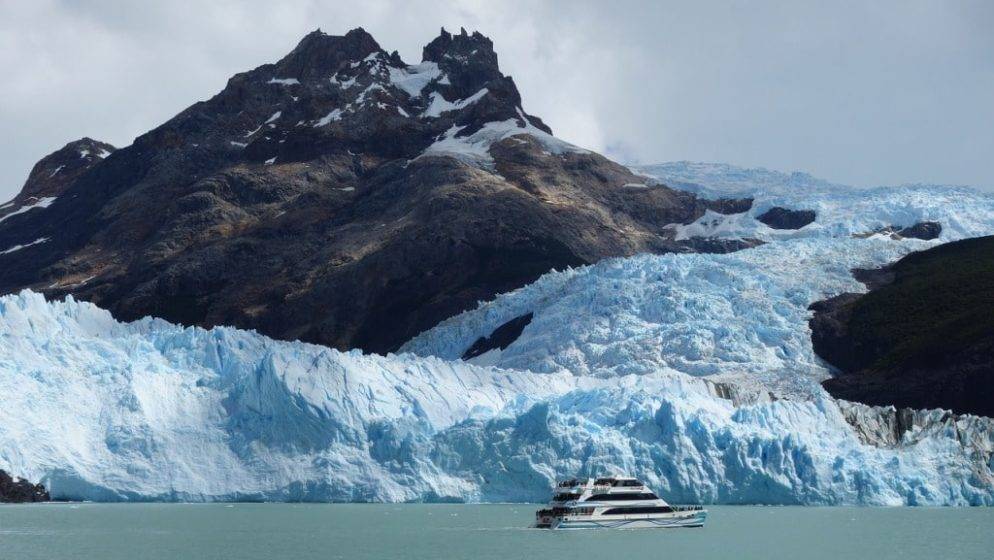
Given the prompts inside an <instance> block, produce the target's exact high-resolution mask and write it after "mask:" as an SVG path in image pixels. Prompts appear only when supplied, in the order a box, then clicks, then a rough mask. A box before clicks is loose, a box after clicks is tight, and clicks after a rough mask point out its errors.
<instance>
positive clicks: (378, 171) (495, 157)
mask: <svg viewBox="0 0 994 560" xmlns="http://www.w3.org/2000/svg"><path fill="white" fill-rule="evenodd" d="M548 132H550V129H549V127H548V126H547V125H545V124H544V123H543V122H542V121H541V120H540V119H539V118H537V117H535V116H533V115H529V114H527V113H526V112H525V111H524V110H523V108H522V104H521V98H520V95H519V93H518V91H517V88H516V87H515V84H514V81H513V80H512V79H511V78H510V77H508V76H504V75H503V74H502V73H501V72H500V69H499V67H498V65H497V54H496V53H495V52H494V49H493V45H492V43H491V42H490V40H489V39H487V38H486V37H484V36H483V35H481V34H479V33H473V34H469V33H465V32H462V33H460V34H457V35H453V34H450V33H448V32H445V31H444V30H443V32H442V33H441V35H440V36H439V37H437V38H436V39H435V40H433V41H431V43H429V44H428V46H426V47H425V49H424V56H423V62H422V63H421V64H418V65H415V66H408V65H407V64H405V63H404V62H403V61H402V60H401V59H400V57H399V56H398V55H397V53H396V52H394V53H388V52H387V51H385V50H383V49H382V48H380V46H379V44H378V43H377V42H376V41H375V40H374V39H373V37H371V36H370V35H369V34H368V33H366V32H365V31H363V30H362V29H355V30H352V31H350V32H348V33H347V34H346V35H344V36H331V35H327V34H325V33H322V32H320V31H315V32H313V33H310V34H308V35H307V36H306V37H304V38H303V40H302V41H301V42H300V44H299V45H297V47H296V48H294V49H293V51H292V52H290V53H289V54H288V55H287V56H285V57H284V58H283V59H281V60H279V61H278V62H276V63H273V64H266V65H263V66H260V67H258V68H256V69H254V70H251V71H248V72H244V73H241V74H237V75H235V76H234V77H232V78H231V79H230V80H229V81H228V84H227V86H226V87H225V88H224V90H223V91H221V92H220V93H218V94H217V95H215V96H214V97H213V98H211V99H209V100H207V101H203V102H199V103H195V104H194V105H192V106H190V107H189V108H187V109H186V110H184V111H182V112H180V113H179V114H178V115H177V116H176V117H174V118H173V119H171V120H169V121H168V122H166V123H165V124H163V125H161V126H159V127H157V128H155V129H154V130H152V131H150V132H148V133H146V134H143V135H141V136H140V137H138V138H137V139H135V141H134V143H133V144H132V145H130V146H127V147H124V148H121V149H118V150H116V151H114V150H112V148H111V147H109V146H106V145H103V144H94V148H95V149H106V151H108V152H111V151H112V152H113V153H111V154H110V155H107V156H106V157H101V158H100V161H95V162H92V165H89V166H88V167H86V168H85V169H83V168H80V169H79V172H78V174H77V173H76V171H75V170H73V174H72V176H71V180H69V181H68V182H66V183H65V184H60V185H59V186H58V188H55V187H54V186H53V187H52V188H49V187H44V188H43V189H41V190H44V192H45V193H47V194H46V196H53V197H55V200H54V201H51V203H50V205H48V206H47V207H44V208H26V207H25V208H22V206H23V205H22V204H20V203H19V202H17V201H15V203H14V204H13V205H11V206H10V208H11V209H14V210H18V209H20V211H19V212H17V213H16V214H13V215H9V216H7V217H6V219H3V221H2V222H0V252H2V251H4V250H5V249H7V248H13V247H19V249H18V250H16V251H10V252H7V253H5V254H2V255H0V293H9V292H13V291H17V290H20V289H23V288H31V289H34V290H36V291H41V292H44V293H45V294H46V295H48V296H50V297H61V296H65V295H68V294H72V295H73V296H74V297H77V298H80V299H84V300H88V301H92V302H94V303H96V304H98V305H100V306H102V307H105V308H107V309H109V310H111V311H112V312H113V313H114V315H115V316H116V317H117V318H119V319H122V320H129V319H136V318H139V317H143V316H146V315H153V316H158V317H162V318H165V319H167V320H169V321H173V322H178V323H182V324H187V325H200V326H204V327H210V326H213V325H233V326H237V327H240V328H250V329H257V330H258V331H260V332H261V333H263V334H266V335H269V336H272V337H275V338H280V339H300V340H304V341H308V342H316V343H321V344H325V345H329V346H332V347H336V348H341V349H345V348H362V349H365V350H369V351H376V352H386V351H390V350H394V349H396V348H397V347H399V346H400V344H401V343H403V342H404V341H406V340H408V339H409V338H411V337H412V336H414V335H416V334H417V333H419V332H421V331H423V330H425V329H427V328H430V327H432V326H434V325H435V324H436V323H438V322H439V321H441V320H443V319H445V318H447V317H450V316H452V315H455V314H457V313H459V312H461V311H464V310H466V309H468V308H470V307H473V306H475V305H476V304H477V302H479V301H480V300H487V299H490V298H492V297H493V296H494V295H495V294H497V293H500V292H505V291H508V290H512V289H514V288H518V287H520V286H522V285H525V284H527V283H530V282H532V281H534V280H535V279H536V278H538V277H539V276H540V275H542V274H543V273H545V272H548V271H549V270H551V269H562V268H565V267H568V266H578V265H583V264H588V263H593V262H596V261H598V260H600V259H603V258H605V257H613V256H626V255H632V254H635V253H641V252H654V253H660V252H684V251H728V250H735V249H739V248H742V247H746V246H750V245H749V243H744V244H734V243H711V242H707V241H701V240H680V241H678V240H675V239H674V233H673V230H672V228H667V227H666V226H667V225H670V224H686V223H690V222H693V221H694V220H696V219H697V218H699V217H700V216H702V215H703V214H704V212H705V211H706V210H708V209H712V210H714V211H717V212H721V211H722V210H723V209H729V208H730V209H738V208H748V205H749V204H751V201H748V200H734V201H709V200H703V199H700V198H697V197H696V196H694V195H693V194H690V193H686V192H680V191H675V190H672V189H670V188H667V187H666V186H665V185H653V186H651V187H645V188H625V185H632V184H641V183H643V180H644V178H641V177H639V176H636V175H634V174H633V173H632V172H630V171H629V170H628V169H627V168H625V167H623V166H620V165H617V164H615V163H613V162H611V161H609V160H608V159H606V158H604V157H602V156H600V155H598V154H595V153H591V152H588V151H585V150H579V149H574V148H572V147H570V146H568V145H565V144H563V143H561V142H559V141H558V140H556V139H555V138H552V137H551V136H549V135H548V134H547V133H548ZM60 152H61V150H60ZM90 152H91V153H92V152H93V150H92V149H91V150H90ZM77 153H78V151H77ZM100 153H101V154H103V152H100ZM57 154H59V152H57V153H56V154H53V155H52V156H49V158H46V160H43V162H48V161H49V159H50V158H51V163H52V164H56V163H59V162H60V161H61V159H59V158H61V157H62V156H58V157H56V156H57ZM76 157H77V159H79V156H78V155H77V156H76ZM74 161H75V160H74ZM87 161H89V160H87ZM39 166H40V167H39V168H38V169H39V170H41V171H39V173H43V172H48V169H49V168H50V167H51V165H50V164H49V163H45V164H44V165H42V164H41V163H39ZM73 169H75V168H73ZM70 170H71V169H70V167H68V164H67V167H65V168H63V169H62V170H61V171H60V174H65V175H62V176H63V177H67V178H69V177H70V175H69V174H68V172H69V171H70ZM60 174H56V175H55V176H56V177H58V176H60ZM35 176H36V173H33V174H32V177H33V178H34V177H35ZM50 182H51V181H50ZM34 184H38V183H37V182H36V181H34V179H31V180H29V185H34ZM29 185H26V186H25V191H26V193H27V192H28V191H30V192H34V193H35V194H32V195H31V196H38V194H37V193H39V192H41V190H38V189H35V187H30V188H29ZM640 186H643V185H640ZM8 211H10V210H8ZM29 244H30V245H29Z"/></svg>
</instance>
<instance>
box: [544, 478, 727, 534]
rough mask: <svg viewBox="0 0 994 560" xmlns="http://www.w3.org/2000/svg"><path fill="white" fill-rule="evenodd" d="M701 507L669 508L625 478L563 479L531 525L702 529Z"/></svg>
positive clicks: (636, 481) (579, 527)
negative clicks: (547, 505) (546, 505)
mask: <svg viewBox="0 0 994 560" xmlns="http://www.w3.org/2000/svg"><path fill="white" fill-rule="evenodd" d="M707 516H708V512H707V510H706V509H704V507H703V506H671V505H670V504H667V503H666V501H665V500H663V499H662V498H660V497H659V496H657V495H656V494H655V492H653V491H652V490H650V489H649V488H647V487H646V486H645V485H644V484H642V482H640V481H639V480H638V479H635V478H629V477H605V478H598V479H593V478H588V479H585V480H566V481H564V482H560V483H559V484H558V485H557V486H556V493H555V495H554V496H553V497H552V502H550V503H549V507H548V508H544V509H540V510H538V511H537V512H536V513H535V526H536V527H540V528H546V529H598V528H605V529H614V528H624V529H637V528H650V527H703V526H704V520H705V519H707Z"/></svg>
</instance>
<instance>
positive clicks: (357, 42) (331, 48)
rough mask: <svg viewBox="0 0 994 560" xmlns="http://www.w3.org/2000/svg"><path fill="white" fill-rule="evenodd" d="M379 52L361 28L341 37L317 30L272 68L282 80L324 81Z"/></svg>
mask: <svg viewBox="0 0 994 560" xmlns="http://www.w3.org/2000/svg"><path fill="white" fill-rule="evenodd" d="M382 50H383V49H381V48H380V45H379V43H377V42H376V39H373V36H372V35H370V34H369V33H367V32H366V30H365V29H363V28H361V27H357V28H355V29H353V30H351V31H349V32H348V33H346V34H345V35H341V36H338V35H328V34H326V33H324V32H323V31H321V30H320V29H316V30H314V31H312V32H310V33H308V34H307V35H305V36H304V38H303V39H301V40H300V43H298V44H297V46H296V47H295V48H294V49H293V50H292V51H290V54H288V55H286V56H285V57H283V59H282V60H280V61H279V62H277V63H276V65H275V68H276V70H277V71H278V73H279V74H280V77H281V78H282V79H296V80H298V81H306V80H311V79H321V78H327V77H328V76H329V75H331V74H334V73H335V72H337V71H338V70H340V69H341V68H342V67H343V66H345V65H346V64H347V63H351V62H356V61H360V60H363V59H364V58H366V57H368V56H369V55H371V54H373V53H377V52H381V51H382Z"/></svg>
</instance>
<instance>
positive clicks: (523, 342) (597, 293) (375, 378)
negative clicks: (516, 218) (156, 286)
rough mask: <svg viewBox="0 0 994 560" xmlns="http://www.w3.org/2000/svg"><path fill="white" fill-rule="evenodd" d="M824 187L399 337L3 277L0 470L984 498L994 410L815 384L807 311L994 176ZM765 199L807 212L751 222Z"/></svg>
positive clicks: (389, 495)
mask: <svg viewBox="0 0 994 560" xmlns="http://www.w3.org/2000/svg"><path fill="white" fill-rule="evenodd" d="M673 169H677V170H682V171H680V172H681V173H683V175H681V177H689V178H690V179H698V180H700V182H701V183H705V181H703V180H702V179H701V178H702V177H703V178H705V179H708V178H709V177H710V176H709V175H707V173H710V174H711V175H714V176H716V177H720V178H723V179H721V180H717V179H709V180H711V183H710V184H711V186H710V187H707V186H702V187H701V188H702V189H704V188H710V189H715V190H716V192H717V191H718V190H720V189H719V187H720V188H721V189H727V188H730V187H728V184H733V186H734V185H739V186H741V184H742V183H746V182H747V178H748V177H749V176H750V174H752V175H754V176H755V177H756V178H757V180H756V181H755V184H758V185H765V186H764V188H765V189H766V191H765V192H774V191H777V184H776V181H777V180H781V181H784V179H783V177H788V179H787V180H795V179H789V176H778V175H777V174H775V173H771V172H764V173H765V175H762V174H759V173H758V172H753V171H749V170H734V169H725V170H724V171H715V170H714V168H713V167H708V166H704V167H701V169H704V170H706V171H707V173H704V171H699V170H698V171H694V168H693V166H691V165H689V164H680V165H676V166H671V168H670V170H671V171H670V172H672V173H675V171H672V170H673ZM695 173H696V175H695ZM777 177H780V179H777ZM760 179H762V180H760ZM809 179H810V178H809ZM796 180H797V181H799V180H800V179H796ZM810 181H814V180H813V179H811V180H810ZM810 181H809V182H810ZM770 185H772V186H770ZM824 186H825V188H824V189H823V190H818V189H814V188H813V189H812V190H811V191H809V192H807V193H805V194H804V195H801V194H798V195H796V197H797V198H796V200H797V201H798V202H797V203H796V204H792V203H788V202H783V201H784V200H786V199H775V200H776V201H778V202H773V201H774V198H773V197H777V196H781V197H787V196H794V195H790V194H789V190H790V189H788V188H786V187H784V188H780V189H779V190H780V191H783V192H780V193H779V194H763V193H760V192H759V191H756V190H754V191H751V192H750V193H749V194H753V195H755V196H756V197H757V202H756V207H754V209H753V210H752V211H750V213H748V215H747V216H740V217H739V218H738V219H739V220H740V224H741V228H740V229H739V230H736V229H735V228H723V229H722V230H721V234H722V235H726V234H727V235H732V236H734V235H738V234H739V233H740V232H741V231H746V230H747V231H749V232H750V235H752V236H755V237H762V238H764V239H766V240H767V241H769V243H768V244H767V245H764V246H761V247H759V248H756V249H749V250H745V251H741V252H738V253H734V254H730V255H692V254H688V255H663V256H650V255H645V256H638V257H634V258H630V259H615V260H609V261H605V262H603V263H600V264H597V265H594V266H591V267H584V268H581V269H576V270H569V271H565V272H558V273H550V274H547V275H545V276H544V277H542V278H541V279H539V280H538V281H537V282H535V283H534V284H532V285H529V286H526V287H524V288H522V289H520V290H517V291H515V292H512V293H509V294H504V295H502V296H500V297H498V298H496V299H495V300H494V301H492V302H489V303H485V304H481V306H480V307H479V308H478V309H476V310H473V311H470V312H467V313H464V314H462V315H460V316H457V317H454V318H453V319H450V320H449V321H446V322H444V323H443V324H441V325H439V326H438V327H436V328H434V329H432V330H430V331H428V332H426V333H423V334H422V335H421V336H419V337H418V338H416V339H415V340H413V341H411V342H410V343H409V344H408V345H407V346H406V347H405V349H404V350H405V351H407V352H409V353H406V354H402V355H399V356H393V355H390V356H385V357H383V356H369V355H363V354H361V353H358V352H347V353H342V352H338V351H335V350H330V349H327V348H323V347H320V346H314V345H309V344H303V343H290V342H280V341H274V340H271V339H268V338H266V337H264V336H261V335H258V334H256V333H254V332H250V331H241V330H237V329H231V328H216V329H212V330H204V329H198V328H183V327H179V326H176V325H172V324H169V323H167V322H164V321H161V320H154V319H145V320H141V321H137V322H134V323H120V322H117V321H115V320H114V319H113V318H112V317H111V316H110V314H109V313H107V312H106V311H103V310H101V309H99V308H97V307H95V306H93V305H91V304H88V303H80V302H76V301H73V300H72V299H68V300H66V301H63V302H46V301H45V300H44V298H43V296H41V295H39V294H35V293H31V292H22V293H20V294H15V295H8V296H4V297H2V298H0V395H2V397H0V398H2V401H0V403H2V406H0V469H4V470H7V471H8V472H13V473H17V474H18V475H19V476H23V477H26V478H28V479H30V480H37V481H41V482H44V483H45V484H46V485H47V486H49V488H50V489H51V491H52V495H53V496H54V497H57V498H76V499H93V500H234V499H249V500H337V501H406V500H465V501H542V500H546V499H548V493H549V490H550V485H551V484H552V483H553V481H554V480H555V479H557V478H564V477H570V476H584V475H595V474H603V473H626V474H632V475H634V476H639V477H641V478H643V479H645V480H646V481H647V482H648V483H649V484H650V485H651V486H653V487H654V488H655V489H657V490H658V491H660V492H661V493H662V495H663V496H664V497H666V498H667V499H669V500H671V501H673V502H676V503H680V502H692V501H704V502H719V503H782V504H795V503H801V504H888V505H899V504H922V505H924V504H956V505H964V504H986V505H994V477H992V469H994V458H992V457H994V455H992V454H994V421H992V420H990V419H986V418H978V417H973V416H959V417H957V416H953V415H950V414H948V413H945V412H943V411H920V412H912V411H894V410H893V409H889V408H874V407H867V406H863V405H856V404H851V403H845V402H840V401H836V400H834V399H832V398H831V397H829V396H828V395H827V394H825V393H824V391H822V390H821V388H820V386H819V385H818V384H817V381H819V380H820V379H823V378H824V377H825V376H826V375H827V374H828V372H827V370H826V369H825V367H824V366H823V365H822V364H821V363H820V362H819V361H818V360H817V359H816V358H815V356H814V354H813V352H812V350H811V344H810V338H809V336H810V333H809V331H808V329H807V323H806V322H807V318H808V316H809V312H808V311H807V306H808V305H809V304H810V303H811V302H813V301H815V300H818V299H821V298H823V297H825V296H828V295H833V294H835V293H838V292H841V291H853V290H860V289H862V288H861V286H860V285H859V284H858V283H857V282H855V281H854V280H853V279H852V276H851V274H850V272H849V269H850V268H852V267H866V266H875V265H880V264H884V263H887V262H890V261H892V260H894V259H896V258H898V257H900V256H902V255H904V254H906V253H907V252H910V251H912V250H917V249H920V248H924V247H928V246H931V245H932V244H934V243H936V242H924V241H917V240H902V241H894V240H891V239H888V238H884V237H882V236H877V237H871V238H869V239H856V238H852V237H851V235H850V233H861V232H863V231H866V229H865V228H868V227H870V225H871V224H875V223H881V224H883V222H886V224H883V225H910V223H913V222H914V221H917V220H920V219H934V220H936V221H939V222H941V223H942V225H943V228H944V229H943V236H942V238H941V239H940V241H946V240H950V239H955V238H958V237H965V236H976V235H983V234H990V233H994V197H991V196H988V195H982V194H979V193H977V192H975V191H970V190H968V189H961V190H950V189H945V188H938V187H934V188H933V187H919V188H915V189H908V190H901V189H885V190H878V191H874V192H871V193H866V192H862V191H855V190H846V189H843V190H836V189H835V187H832V186H830V185H824ZM830 187H831V188H830ZM736 188H738V187H736ZM784 193H788V194H784ZM929 193H931V194H929ZM764 197H765V198H764ZM833 197H834V198H833ZM866 197H870V199H871V200H875V202H872V203H871V202H866V200H867V198H866ZM873 197H876V198H873ZM781 202H782V204H781V205H783V206H787V207H792V208H815V209H818V210H819V214H818V219H817V220H816V222H815V223H814V224H811V225H809V226H807V227H805V228H803V229H802V230H798V231H795V232H787V234H784V233H780V232H773V230H769V231H765V230H764V229H763V228H765V226H762V224H759V225H758V226H757V225H755V224H756V222H755V220H754V219H752V216H754V215H755V212H757V211H758V210H757V209H756V208H757V207H760V206H762V205H766V206H767V207H768V206H770V205H772V204H780V203H781ZM898 217H900V218H902V220H904V221H898V220H896V219H895V218H898ZM747 218H748V219H747ZM905 219H906V220H905ZM702 225H703V224H702ZM760 226H762V227H760ZM768 229H769V228H766V230H768ZM526 313H533V314H534V318H533V320H532V321H531V323H530V324H529V325H528V326H527V327H525V329H524V331H523V332H522V334H521V335H520V336H519V337H518V338H517V339H516V340H514V342H513V343H511V344H510V346H508V347H507V348H506V349H505V350H503V351H501V352H496V351H494V352H491V353H488V354H485V355H483V356H480V357H479V358H477V359H476V360H475V361H477V362H480V363H492V364H496V365H498V366H500V368H502V369H498V368H496V367H480V366H478V365H473V364H471V363H466V362H463V361H461V360H459V357H460V356H461V355H462V354H463V352H465V351H466V349H467V348H468V347H469V346H470V345H472V344H473V342H474V341H475V340H476V339H477V338H479V337H481V336H487V335H489V334H490V333H492V332H493V330H494V329H495V328H496V327H498V326H499V325H501V324H503V323H505V322H507V321H508V320H510V319H513V318H515V317H519V316H521V315H524V314H526ZM771 393H772V395H773V397H771Z"/></svg>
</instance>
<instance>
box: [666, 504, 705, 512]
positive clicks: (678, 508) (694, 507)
mask: <svg viewBox="0 0 994 560" xmlns="http://www.w3.org/2000/svg"><path fill="white" fill-rule="evenodd" d="M670 507H671V508H673V511H700V510H702V509H704V506H702V505H692V506H670Z"/></svg>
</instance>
